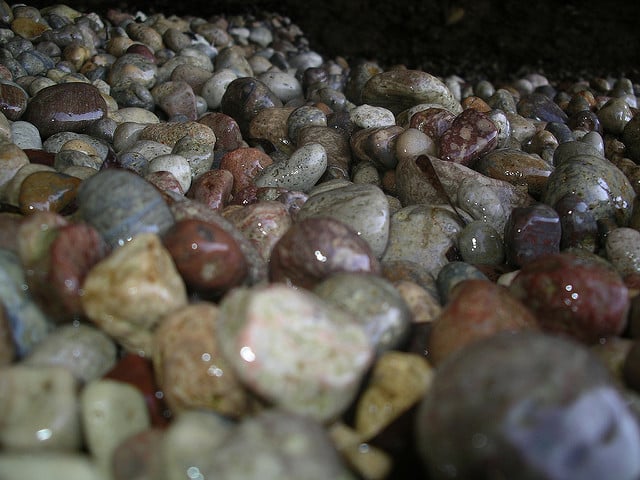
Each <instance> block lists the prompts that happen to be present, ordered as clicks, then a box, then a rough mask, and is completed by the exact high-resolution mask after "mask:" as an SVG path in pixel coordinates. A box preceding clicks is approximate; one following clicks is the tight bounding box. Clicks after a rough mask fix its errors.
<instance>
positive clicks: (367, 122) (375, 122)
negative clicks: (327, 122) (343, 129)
mask: <svg viewBox="0 0 640 480" xmlns="http://www.w3.org/2000/svg"><path fill="white" fill-rule="evenodd" d="M349 115H350V118H351V121H352V122H353V123H354V124H355V125H357V126H358V127H360V128H372V127H388V126H390V125H395V124H396V119H395V116H394V115H393V112H391V111H390V110H387V109H386V108H383V107H373V106H371V105H360V106H358V107H356V108H354V109H353V110H351V111H350V112H349Z"/></svg>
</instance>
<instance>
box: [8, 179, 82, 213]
mask: <svg viewBox="0 0 640 480" xmlns="http://www.w3.org/2000/svg"><path fill="white" fill-rule="evenodd" d="M80 183H81V180H80V179H79V178H77V177H72V176H70V175H66V174H64V173H58V172H55V171H53V172H52V171H39V172H34V173H32V174H31V175H29V176H28V177H26V178H25V179H24V180H23V181H22V183H21V185H20V193H19V195H18V203H19V205H20V211H21V212H22V213H23V214H25V215H30V214H32V213H34V212H36V211H43V210H47V211H51V212H62V211H64V210H65V208H67V207H68V206H69V205H70V204H71V203H72V202H73V201H74V200H75V197H76V194H77V191H78V186H79V185H80Z"/></svg>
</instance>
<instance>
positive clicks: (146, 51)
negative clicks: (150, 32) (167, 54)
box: [125, 43, 156, 63]
mask: <svg viewBox="0 0 640 480" xmlns="http://www.w3.org/2000/svg"><path fill="white" fill-rule="evenodd" d="M125 53H137V54H138V55H142V56H143V57H144V58H146V59H147V60H149V61H150V62H151V63H156V57H155V55H154V54H153V52H152V51H151V49H150V48H149V47H147V46H146V45H143V44H141V43H134V44H133V45H131V46H130V47H129V48H127V51H126V52H125Z"/></svg>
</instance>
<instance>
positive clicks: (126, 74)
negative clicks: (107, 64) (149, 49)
mask: <svg viewBox="0 0 640 480" xmlns="http://www.w3.org/2000/svg"><path fill="white" fill-rule="evenodd" d="M157 75H158V67H157V66H156V64H155V62H153V61H151V60H149V59H148V58H147V57H146V56H144V55H140V54H139V53H126V54H124V55H122V56H120V57H118V59H117V60H116V61H115V62H114V63H113V65H111V68H110V69H109V75H108V77H107V82H108V83H109V85H111V88H112V89H124V88H131V87H132V86H133V85H138V86H140V87H142V88H147V89H148V88H151V87H153V86H154V85H155V83H156V79H157Z"/></svg>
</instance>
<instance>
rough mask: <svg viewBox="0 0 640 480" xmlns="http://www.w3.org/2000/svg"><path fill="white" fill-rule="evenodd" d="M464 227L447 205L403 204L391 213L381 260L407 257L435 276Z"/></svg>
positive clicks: (395, 259)
mask: <svg viewBox="0 0 640 480" xmlns="http://www.w3.org/2000/svg"><path fill="white" fill-rule="evenodd" d="M463 228H464V225H463V223H462V221H461V219H460V218H459V217H458V216H457V215H456V214H455V212H454V211H453V210H452V209H451V208H450V207H448V206H444V205H441V206H438V205H425V204H423V205H411V206H408V207H404V208H402V209H401V210H399V211H397V212H396V213H394V214H393V215H392V216H391V222H390V227H389V242H388V244H387V248H386V250H385V252H384V255H383V256H382V261H383V262H390V261H398V260H408V261H411V262H415V263H417V264H418V265H419V266H420V268H423V269H424V270H425V271H427V272H428V273H430V274H431V275H434V276H436V275H437V274H438V271H439V270H440V269H441V268H442V267H443V266H444V265H445V264H447V263H448V262H449V259H448V258H447V254H448V252H449V251H450V250H451V248H452V247H454V246H455V242H456V238H457V236H458V235H459V234H460V232H461V231H462V229H463ZM425 239H428V241H425Z"/></svg>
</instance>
